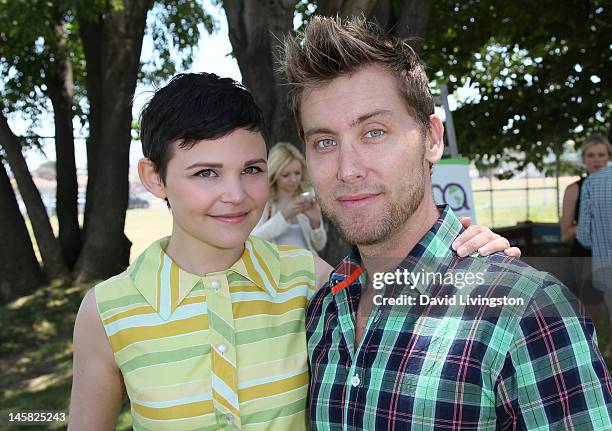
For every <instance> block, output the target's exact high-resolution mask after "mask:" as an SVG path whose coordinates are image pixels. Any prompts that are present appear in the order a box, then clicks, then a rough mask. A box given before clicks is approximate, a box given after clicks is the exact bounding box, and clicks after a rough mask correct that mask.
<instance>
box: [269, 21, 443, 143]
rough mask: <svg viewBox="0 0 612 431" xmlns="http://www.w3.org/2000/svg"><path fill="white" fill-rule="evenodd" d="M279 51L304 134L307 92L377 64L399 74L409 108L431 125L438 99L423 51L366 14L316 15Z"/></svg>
mask: <svg viewBox="0 0 612 431" xmlns="http://www.w3.org/2000/svg"><path fill="white" fill-rule="evenodd" d="M279 54H280V55H279V71H280V72H281V73H282V74H284V76H285V78H286V80H287V84H288V85H289V103H290V107H291V110H292V112H293V115H294V118H295V120H296V123H297V126H298V130H299V132H300V136H301V137H302V138H303V128H302V127H301V124H300V103H301V98H302V95H303V93H304V91H305V90H309V89H313V88H317V87H319V86H321V85H324V84H326V83H328V82H330V81H331V80H333V79H335V78H338V77H340V76H346V75H350V74H352V73H355V72H357V71H359V70H360V69H361V68H363V67H364V66H368V65H372V64H377V65H380V66H383V67H385V68H386V69H388V70H389V71H390V72H391V73H393V74H394V75H395V77H396V79H397V83H398V90H399V91H400V93H401V95H402V97H403V98H404V100H405V102H406V106H407V108H408V111H409V112H410V114H411V115H412V116H413V117H414V118H415V119H416V121H417V123H418V124H419V127H420V128H421V131H422V132H426V131H427V130H428V129H429V125H430V118H429V116H430V115H431V114H433V113H434V103H433V98H432V95H431V90H430V89H429V83H428V80H427V76H426V74H425V70H424V68H423V65H422V64H421V62H420V60H419V57H418V55H417V54H416V53H415V52H414V50H413V49H412V48H411V47H410V45H408V44H407V43H406V42H404V41H403V40H400V39H397V38H394V37H390V36H386V35H384V34H383V33H382V31H381V30H380V28H379V27H378V26H376V25H375V24H373V23H370V22H368V21H366V19H365V18H363V17H352V18H347V19H340V18H339V17H335V18H330V17H322V16H315V17H314V18H312V20H311V22H310V23H309V24H308V25H307V26H306V28H305V30H304V31H303V32H301V33H298V34H296V35H295V36H288V37H287V38H286V39H285V41H284V44H283V49H282V51H281V52H280V53H279Z"/></svg>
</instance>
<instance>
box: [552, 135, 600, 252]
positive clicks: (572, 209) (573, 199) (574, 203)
mask: <svg viewBox="0 0 612 431" xmlns="http://www.w3.org/2000/svg"><path fill="white" fill-rule="evenodd" d="M610 158H612V147H611V146H610V143H609V142H608V140H607V139H606V138H605V137H604V136H601V135H593V136H591V137H589V139H587V141H586V143H585V144H584V146H583V148H582V163H583V164H584V167H585V170H586V175H585V176H583V177H582V178H580V180H578V181H576V182H574V183H572V184H570V185H569V186H567V188H566V189H565V194H564V195H563V211H562V215H561V238H562V240H563V241H572V247H571V251H570V256H574V257H589V256H591V250H589V249H587V248H585V247H583V246H582V244H580V243H579V242H578V240H577V239H576V226H577V225H578V214H580V190H581V188H582V183H583V182H584V180H586V179H587V177H588V176H589V175H590V174H592V173H593V172H597V171H598V170H600V169H601V168H605V167H606V166H607V165H608V162H609V161H610Z"/></svg>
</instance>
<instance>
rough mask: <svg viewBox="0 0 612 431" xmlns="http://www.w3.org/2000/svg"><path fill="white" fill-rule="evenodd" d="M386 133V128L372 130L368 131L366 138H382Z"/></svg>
mask: <svg viewBox="0 0 612 431" xmlns="http://www.w3.org/2000/svg"><path fill="white" fill-rule="evenodd" d="M384 134H385V132H384V130H380V129H376V130H370V131H369V132H368V133H366V138H380V137H381V136H383V135H384Z"/></svg>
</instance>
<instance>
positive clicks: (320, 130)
mask: <svg viewBox="0 0 612 431" xmlns="http://www.w3.org/2000/svg"><path fill="white" fill-rule="evenodd" d="M391 113H392V111H391V110H389V109H377V110H376V111H372V112H368V113H367V114H363V115H361V116H359V118H357V119H356V120H353V121H351V123H350V124H349V126H350V127H355V126H357V125H358V124H361V123H363V122H364V121H367V120H368V119H370V118H372V117H376V116H377V115H389V114H391ZM317 133H329V134H333V133H334V132H333V130H331V129H328V128H326V127H316V128H314V129H308V130H306V131H305V132H304V138H308V137H309V136H310V135H315V134H317Z"/></svg>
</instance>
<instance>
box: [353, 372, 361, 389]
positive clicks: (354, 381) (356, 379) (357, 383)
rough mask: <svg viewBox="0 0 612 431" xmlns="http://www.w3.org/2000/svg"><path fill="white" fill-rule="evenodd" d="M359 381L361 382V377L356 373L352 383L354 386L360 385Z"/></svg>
mask: <svg viewBox="0 0 612 431" xmlns="http://www.w3.org/2000/svg"><path fill="white" fill-rule="evenodd" d="M359 383H361V379H360V378H359V375H358V374H355V375H354V376H353V377H351V385H353V387H354V388H356V387H357V386H359Z"/></svg>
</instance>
